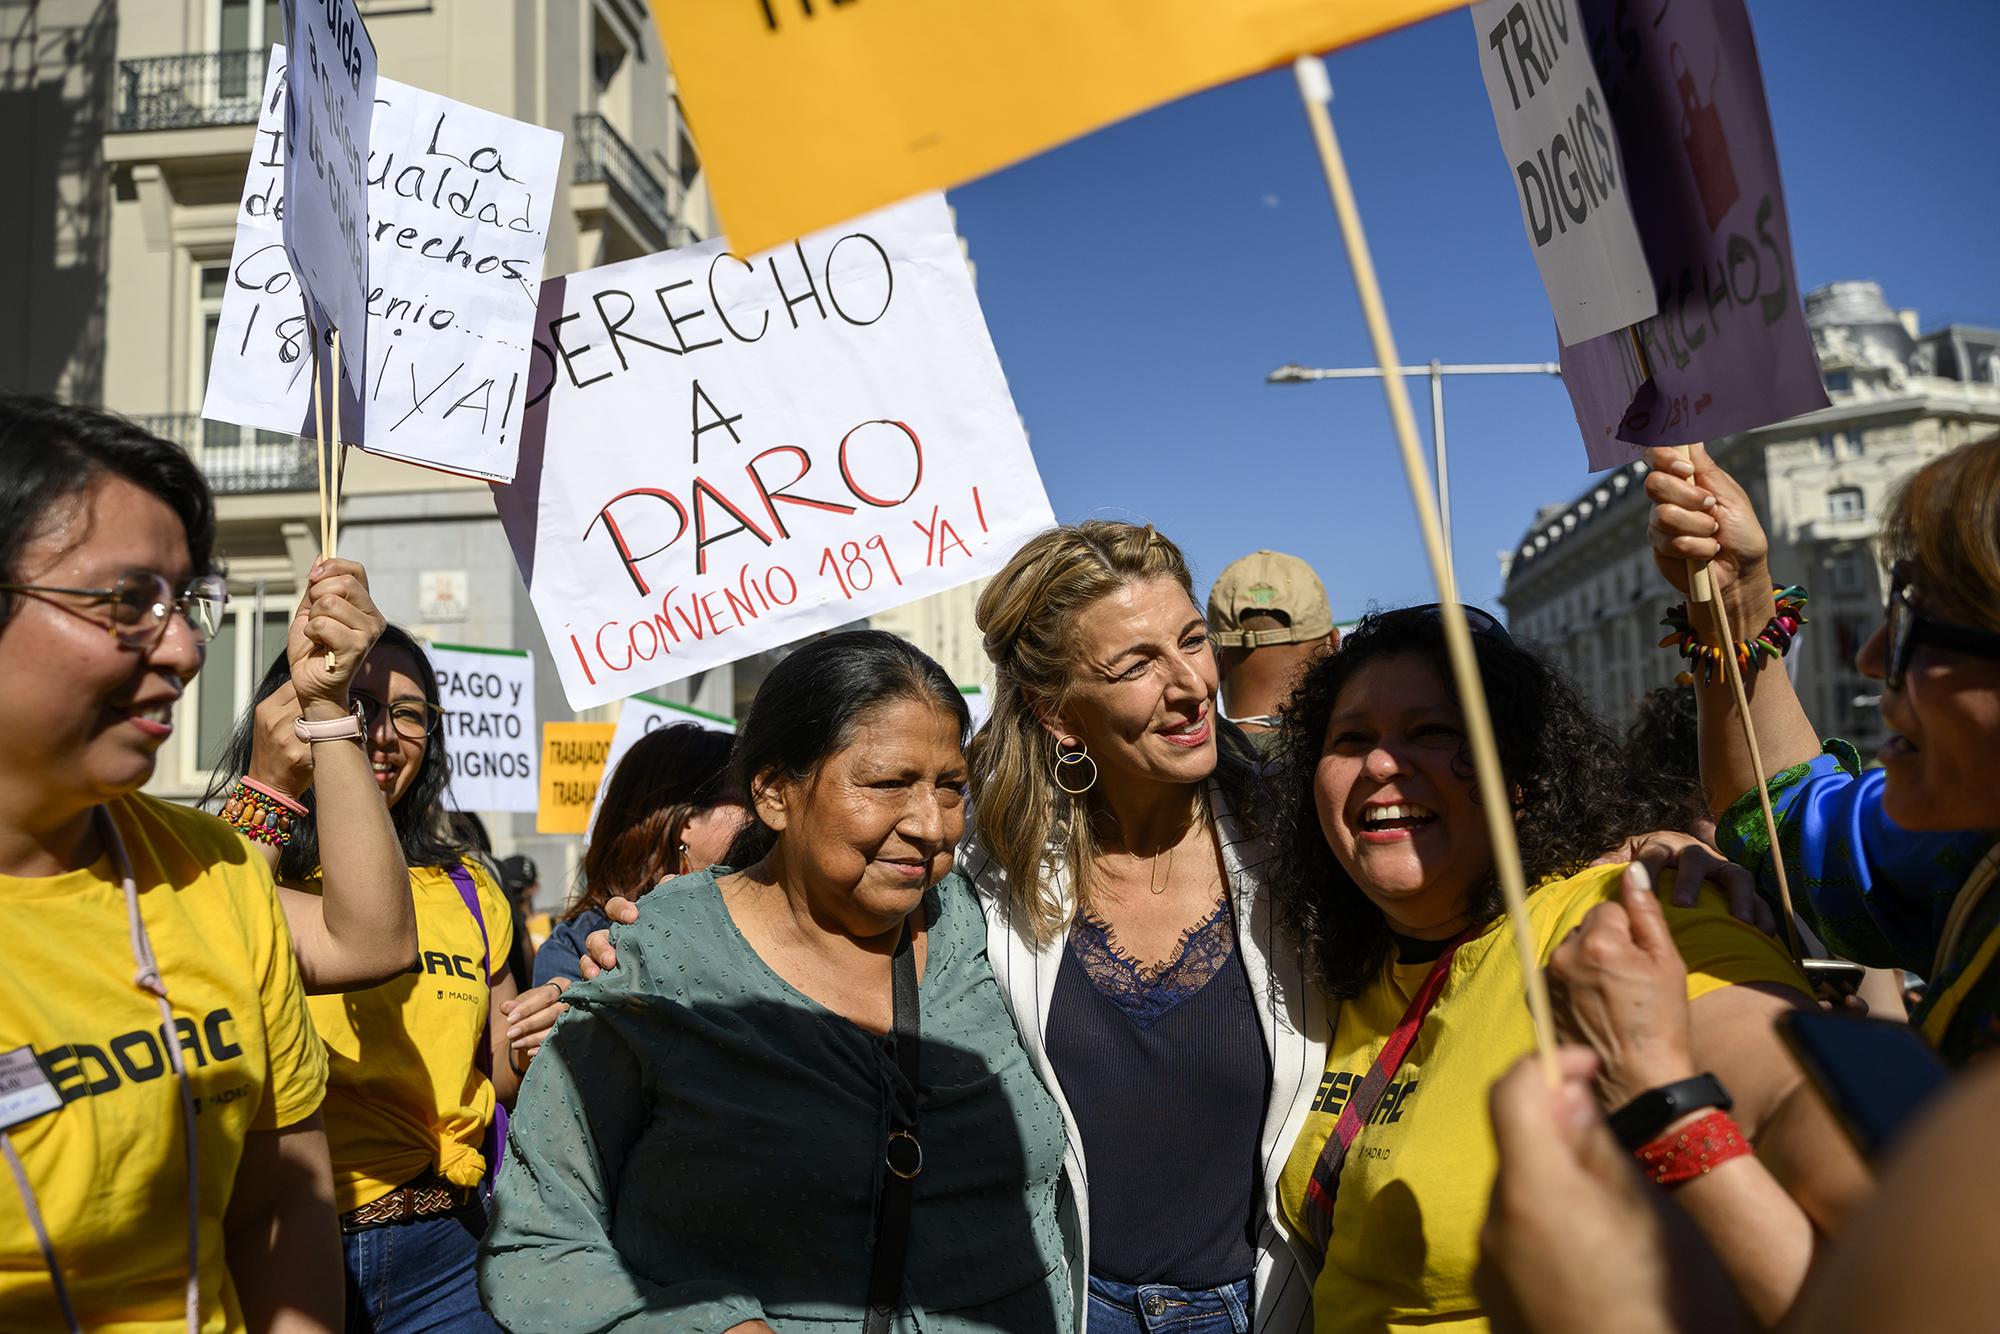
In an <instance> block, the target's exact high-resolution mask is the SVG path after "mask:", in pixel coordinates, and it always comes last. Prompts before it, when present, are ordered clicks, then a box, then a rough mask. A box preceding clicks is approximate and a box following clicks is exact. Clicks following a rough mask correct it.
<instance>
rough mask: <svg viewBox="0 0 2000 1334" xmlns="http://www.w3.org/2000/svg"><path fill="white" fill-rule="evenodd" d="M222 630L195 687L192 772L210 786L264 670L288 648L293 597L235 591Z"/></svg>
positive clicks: (215, 640) (233, 589)
mask: <svg viewBox="0 0 2000 1334" xmlns="http://www.w3.org/2000/svg"><path fill="white" fill-rule="evenodd" d="M229 592H230V601H229V606H228V608H227V609H226V610H225V611H224V612H223V616H222V624H221V625H219V626H217V627H216V631H215V638H213V639H211V640H210V641H209V644H208V654H207V657H206V658H205V659H204V661H203V663H202V668H201V675H200V676H198V677H196V678H195V680H194V683H193V693H194V701H193V703H194V716H195V727H194V744H195V753H194V756H193V763H192V764H190V765H189V766H188V767H189V769H191V770H194V771H196V772H197V774H198V775H199V776H200V778H199V779H198V781H205V779H206V776H207V775H208V774H209V773H210V772H211V771H213V770H214V769H215V767H216V766H217V765H219V764H220V763H222V753H223V751H224V750H225V749H226V748H227V747H228V745H229V734H230V732H231V731H232V730H233V729H234V728H235V726H236V720H237V719H238V718H240V717H242V716H243V712H244V710H246V709H248V708H249V707H250V696H251V694H252V693H253V692H254V691H255V690H256V687H257V682H258V680H259V679H260V678H261V677H262V676H263V675H264V669H265V668H266V667H268V666H270V664H271V662H272V660H274V659H275V658H276V657H277V656H278V653H279V651H280V650H281V649H283V648H284V646H285V634H286V632H287V631H288V630H290V628H291V624H292V594H291V593H289V592H284V593H280V592H276V591H274V590H271V589H265V590H264V591H263V592H262V594H261V595H260V594H259V593H258V592H257V590H255V589H254V588H252V589H249V590H245V589H241V588H232V589H230V590H229Z"/></svg>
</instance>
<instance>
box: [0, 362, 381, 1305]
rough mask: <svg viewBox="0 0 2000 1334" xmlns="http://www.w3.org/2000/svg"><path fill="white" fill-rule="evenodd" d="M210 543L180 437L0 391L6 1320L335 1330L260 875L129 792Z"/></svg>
mask: <svg viewBox="0 0 2000 1334" xmlns="http://www.w3.org/2000/svg"><path fill="white" fill-rule="evenodd" d="M214 536H215V511H214V504H213V502H212V500H211V499H210V497H209V492H208V487H207V485H206V483H205V482H203V480H202V477H201V474H200V472H199V470H198V469H197V468H196V467H195V465H194V463H193V462H192V461H191V460H190V459H189V458H188V456H187V454H186V453H185V452H184V451H182V450H180V449H178V448H176V447H174V446H173V445H170V444H168V443H167V442H165V441H163V440H159V439H156V438H154V437H152V436H150V435H148V434H146V433H145V432H144V431H141V430H139V429H138V428H137V427H135V426H133V425H132V424H130V423H129V422H126V421H123V420H121V419H118V418H114V417H109V416H106V415H104V414H102V413H97V412H91V411H87V410H84V409H79V408H68V407H61V406H57V405H55V404H50V403H43V402H39V401H36V400H32V399H25V398H20V397H15V396H12V395H0V913H4V921H5V924H6V930H5V932H4V934H0V1156H4V1157H5V1159H6V1163H7V1169H8V1170H7V1171H6V1172H5V1173H4V1174H0V1175H4V1177H5V1178H6V1180H5V1181H4V1182H0V1201H4V1203H0V1329H7V1330H21V1329H37V1330H40V1329H63V1328H69V1329H92V1330H97V1329H114V1328H115V1329H117V1330H121V1331H128V1332H130V1331H141V1330H146V1331H162V1332H164V1331H168V1330H194V1329H200V1330H203V1331H209V1332H211V1334H212V1332H214V1331H235V1330H242V1329H246V1328H248V1329H252V1330H262V1329H266V1328H269V1327H270V1326H271V1325H272V1324H273V1323H274V1322H275V1321H276V1320H277V1319H278V1318H279V1317H281V1316H283V1317H286V1318H289V1319H292V1320H301V1319H302V1320H305V1321H307V1322H311V1321H319V1322H321V1323H331V1322H336V1321H337V1320H338V1319H339V1311H340V1286H339V1269H338V1268H337V1266H338V1264H339V1252H338V1250H337V1249H336V1248H335V1236H336V1234H335V1231H334V1213H333V1202H332V1198H331V1196H332V1187H331V1182H330V1181H329V1179H328V1157H327V1146H326V1136H325V1134H324V1133H323V1131H322V1129H321V1123H320V1115H319V1106H320V1099H321V1095H322V1092H323V1090H324V1086H325V1079H326V1058H325V1055H324V1052H323V1049H322V1047H321V1045H320V1043H319V1041H318V1039H317V1038H316V1037H315V1036H314V1034H313V1029H312V1023H311V1019H310V1017H309V1016H308V1014H307V1011H306V997H305V992H304V990H303V988H302V987H301V985H300V980H299V969H298V965H297V963H296V962H295V960H294V957H293V950H292V940H291V936H290V934H289V932H288V931H287V929H286V926H285V917H284V914H283V912H282V911H281V910H280V908H279V906H278V901H277V898H276V891H275V888H274V887H273V885H272V882H271V873H270V870H269V868H268V867H267V866H265V865H264V863H263V862H261V861H260V860H258V858H257V857H256V856H255V855H254V854H253V853H252V852H251V851H250V849H249V847H248V846H247V845H246V844H245V843H244V841H243V840H242V839H241V838H239V837H237V835H236V834H235V833H233V832H231V831H230V830H229V829H227V828H225V827H224V826H223V825H222V824H221V823H220V822H219V821H217V820H216V819H215V818H214V817H212V816H208V815H204V814H202V813H201V812H199V811H193V810H188V809H185V808H182V807H178V806H171V805H168V804H166V803H164V802H159V801H155V800H152V799H151V798H148V797H145V796H142V795H140V793H139V788H140V787H141V785H143V784H144V783H145V782H146V780H147V779H148V778H150V777H151V776H152V773H153V766H154V762H155V759H156V757H157V755H158V753H159V751H160V749H161V747H163V746H164V745H166V743H167V741H168V740H169V738H170V737H171V736H172V735H173V724H174V716H173V715H174V704H175V701H177V700H178V699H179V698H180V695H181V693H182V691H183V690H185V689H186V687H187V683H188V682H189V681H190V680H191V679H192V678H193V677H194V675H195V673H196V672H197V671H199V670H200V668H201V665H202V658H203V654H204V653H205V651H206V648H207V644H208V639H209V636H210V635H211V634H212V633H213V631H214V629H215V627H216V626H217V624H218V623H219V617H220V615H221V612H222V604H223V600H224V596H225V593H224V585H223V584H222V582H221V580H220V579H219V578H218V577H216V576H214V575H213V574H211V573H210V571H211V570H212V568H213V566H212V564H211V560H212V555H213V553H212V547H213V544H214ZM369 637H370V636H368V635H367V634H366V633H365V632H364V631H360V630H349V629H347V628H344V627H343V628H339V629H337V630H335V631H334V632H332V633H331V634H330V636H329V638H328V639H327V640H325V641H324V642H325V643H326V645H327V646H328V647H332V648H334V649H335V650H336V652H338V653H344V654H346V655H348V657H349V660H350V661H358V660H359V657H360V655H361V654H362V653H363V652H365V651H366V649H367V641H368V638H369ZM345 689H346V687H345V684H344V682H342V681H338V680H336V679H335V678H334V677H333V676H331V675H330V674H328V675H320V676H309V677H306V678H304V679H303V680H302V685H301V695H302V698H303V699H304V700H305V701H306V708H307V709H308V711H310V712H311V713H313V714H314V715H315V716H320V715H336V714H338V712H339V709H340V707H341V705H342V703H343V702H344V701H343V700H342V699H341V696H342V695H344V692H345Z"/></svg>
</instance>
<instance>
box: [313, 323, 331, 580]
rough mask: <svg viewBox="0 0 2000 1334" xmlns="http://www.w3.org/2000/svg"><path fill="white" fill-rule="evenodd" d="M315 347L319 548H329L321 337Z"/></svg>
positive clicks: (314, 407) (314, 384) (314, 432)
mask: <svg viewBox="0 0 2000 1334" xmlns="http://www.w3.org/2000/svg"><path fill="white" fill-rule="evenodd" d="M312 349H313V446H314V448H313V461H314V462H315V463H317V464H318V465H319V549H320V551H321V552H322V553H324V552H325V551H326V549H327V536H328V534H327V531H326V392H325V390H324V389H322V388H321V386H320V380H319V339H318V338H316V337H315V338H314V339H313V340H312Z"/></svg>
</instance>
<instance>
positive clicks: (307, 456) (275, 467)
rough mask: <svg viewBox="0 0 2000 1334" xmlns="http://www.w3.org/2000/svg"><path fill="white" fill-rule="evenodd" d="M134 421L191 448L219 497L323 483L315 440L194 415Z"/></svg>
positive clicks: (310, 487) (174, 414)
mask: <svg viewBox="0 0 2000 1334" xmlns="http://www.w3.org/2000/svg"><path fill="white" fill-rule="evenodd" d="M134 420H136V421H137V422H138V424H139V426H140V427H141V428H143V429H145V430H147V431H150V432H152V433H153V434H154V435H157V436H159V437H160V438H161V439H162V440H170V441H172V442H173V443H174V444H177V445H179V446H180V447H181V448H182V449H184V450H186V451H187V452H188V454H189V455H190V456H192V457H193V459H194V461H195V462H196V463H198V464H200V465H201V471H202V473H203V475H204V476H206V477H207V478H208V484H209V486H210V488H211V489H213V490H214V491H215V493H216V494H217V495H224V496H234V495H255V494H257V493H259V492H265V491H311V490H313V489H314V488H315V487H317V486H318V485H319V473H318V469H317V463H316V461H315V460H314V458H313V444H312V441H310V440H300V439H298V438H297V437H295V436H289V435H286V434H284V433H283V432H280V431H257V430H252V429H250V428H249V427H246V426H234V425H231V424H230V423H228V422H217V421H208V420H206V419H205V418H203V417H201V416H198V415H197V414H195V413H192V412H172V413H167V414H165V415H162V416H156V417H138V418H135V419H134Z"/></svg>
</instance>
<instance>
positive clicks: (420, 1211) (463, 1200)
mask: <svg viewBox="0 0 2000 1334" xmlns="http://www.w3.org/2000/svg"><path fill="white" fill-rule="evenodd" d="M478 1195H479V1188H478V1187H477V1186H454V1185H452V1184H451V1183H450V1182H448V1181H446V1180H445V1179H444V1178H443V1177H441V1176H439V1175H438V1174H437V1173H436V1172H426V1173H424V1174H423V1175H422V1176H420V1177H418V1178H417V1179H416V1180H415V1181H412V1182H410V1183H408V1184H407V1185H402V1186H398V1187H397V1188H396V1189H394V1190H392V1191H390V1192H389V1193H388V1194H387V1195H384V1196H383V1197H382V1198H381V1199H379V1200H370V1201H369V1202H368V1203H366V1204H364V1205H362V1206H361V1207H360V1208H358V1209H350V1210H348V1211H347V1212H346V1213H344V1214H342V1215H341V1216H340V1230H341V1231H342V1232H361V1231H363V1230H365V1229H367V1228H371V1227H386V1226H388V1225H389V1224H391V1223H413V1222H415V1221H416V1220H417V1219H419V1218H436V1217H438V1216H439V1215H442V1214H455V1213H457V1212H458V1211H459V1210H460V1209H463V1208H464V1207H465V1206H466V1205H468V1204H471V1203H472V1202H473V1201H474V1200H475V1199H477V1198H478Z"/></svg>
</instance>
